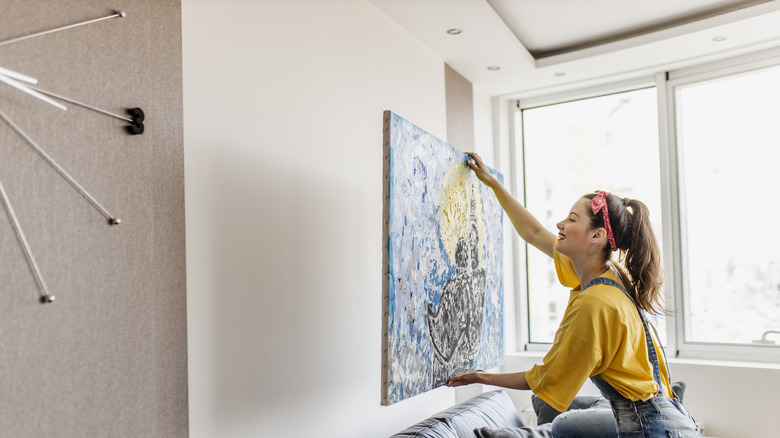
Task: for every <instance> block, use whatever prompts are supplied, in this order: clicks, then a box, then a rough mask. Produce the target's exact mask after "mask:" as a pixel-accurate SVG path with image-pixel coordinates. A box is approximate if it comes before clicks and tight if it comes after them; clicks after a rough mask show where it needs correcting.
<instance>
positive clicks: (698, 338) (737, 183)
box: [677, 67, 780, 344]
mask: <svg viewBox="0 0 780 438" xmlns="http://www.w3.org/2000/svg"><path fill="white" fill-rule="evenodd" d="M778 120H780V68H778V67H774V68H769V69H763V70H759V71H754V72H751V73H748V74H743V75H737V76H729V77H725V78H721V79H719V80H716V81H710V82H705V83H698V84H695V85H688V86H684V87H678V88H677V124H678V128H679V129H678V145H679V147H680V151H681V160H682V163H681V175H682V178H683V179H682V182H683V188H684V192H683V195H684V196H683V208H684V211H685V216H684V217H685V218H686V220H685V223H683V226H682V229H683V232H684V233H685V238H686V244H687V270H686V274H687V275H686V280H687V290H688V292H689V294H688V297H687V298H688V301H687V309H686V313H687V315H686V316H687V318H686V324H685V335H686V340H687V341H690V342H718V343H744V344H750V343H751V342H752V341H753V340H757V339H761V336H762V333H764V332H765V331H767V330H780V251H778V248H779V247H780V234H778V233H777V232H774V229H775V228H776V224H777V218H778V217H780V202H778V189H780V178H779V177H778V173H777V172H778V171H777V166H778V163H780V128H779V127H780V125H778ZM772 336H775V337H776V336H777V335H772ZM770 339H771V337H770Z"/></svg>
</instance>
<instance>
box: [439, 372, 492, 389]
mask: <svg viewBox="0 0 780 438" xmlns="http://www.w3.org/2000/svg"><path fill="white" fill-rule="evenodd" d="M485 376H487V373H486V372H484V371H482V370H477V371H473V372H471V373H466V374H463V375H461V376H455V377H453V378H451V379H450V381H449V382H447V386H463V385H470V384H472V383H485Z"/></svg>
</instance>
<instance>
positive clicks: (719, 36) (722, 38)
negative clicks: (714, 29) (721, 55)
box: [712, 35, 728, 43]
mask: <svg viewBox="0 0 780 438" xmlns="http://www.w3.org/2000/svg"><path fill="white" fill-rule="evenodd" d="M726 38H728V37H727V36H726V35H718V36H716V37H715V38H713V39H712V41H715V42H716V43H719V42H721V41H726Z"/></svg>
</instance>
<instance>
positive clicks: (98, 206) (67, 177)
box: [0, 111, 122, 225]
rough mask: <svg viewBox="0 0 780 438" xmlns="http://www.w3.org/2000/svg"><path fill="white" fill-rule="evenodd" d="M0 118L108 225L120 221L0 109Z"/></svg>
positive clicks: (116, 223)
mask: <svg viewBox="0 0 780 438" xmlns="http://www.w3.org/2000/svg"><path fill="white" fill-rule="evenodd" d="M0 118H2V119H3V120H5V122H6V123H7V124H8V126H10V127H11V129H13V130H14V131H16V133H17V134H19V136H20V137H22V138H23V139H24V141H26V142H27V144H29V145H30V146H32V148H33V149H35V151H36V152H38V155H40V156H41V157H42V158H43V159H44V161H46V162H47V163H49V165H51V166H52V167H53V168H54V170H56V171H57V173H59V174H60V175H61V176H62V177H63V178H65V180H66V181H68V182H69V183H70V185H72V186H73V188H75V189H76V191H78V192H79V193H81V195H82V196H84V198H86V199H87V201H89V202H90V203H91V204H92V205H93V206H94V207H95V208H96V209H97V210H98V211H99V212H100V213H102V214H103V216H105V217H106V219H108V223H109V224H110V225H118V224H119V223H121V222H122V220H121V219H119V218H118V217H115V216H114V215H112V214H111V213H109V212H108V210H106V208H105V207H103V206H102V205H101V204H100V202H98V201H97V199H95V197H93V196H92V195H90V194H89V192H87V190H86V189H85V188H84V187H82V186H81V184H79V183H78V182H77V181H76V180H75V179H74V178H73V177H72V176H70V174H68V172H67V171H66V170H65V169H64V168H63V167H62V166H60V165H59V163H57V162H56V161H54V159H53V158H52V157H50V156H49V154H47V153H46V152H45V151H44V150H43V149H41V147H40V146H38V144H36V143H35V141H33V139H32V138H30V137H29V136H28V135H27V134H25V133H24V131H22V130H21V128H19V127H18V126H16V124H15V123H14V122H12V121H11V120H10V119H9V118H8V117H7V116H6V115H5V114H4V113H3V112H2V111H0Z"/></svg>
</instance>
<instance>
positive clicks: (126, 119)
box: [27, 85, 133, 123]
mask: <svg viewBox="0 0 780 438" xmlns="http://www.w3.org/2000/svg"><path fill="white" fill-rule="evenodd" d="M27 87H28V88H31V89H33V90H35V91H37V92H39V93H41V94H45V95H46V96H49V97H53V98H55V99H58V100H61V101H63V102H68V103H72V104H73V105H76V106H80V107H82V108H86V109H88V110H92V111H95V112H98V113H100V114H104V115H106V116H110V117H113V118H115V119H119V120H124V121H125V122H129V123H133V119H131V118H129V117H124V116H120V115H119V114H114V113H112V112H109V111H106V110H104V109H100V108H97V107H94V106H92V105H87V104H86V103H82V102H78V101H75V100H73V99H69V98H67V97H65V96H60V95H59V94H55V93H52V92H51V91H46V90H42V89H40V88H38V87H33V86H30V85H28V86H27Z"/></svg>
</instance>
